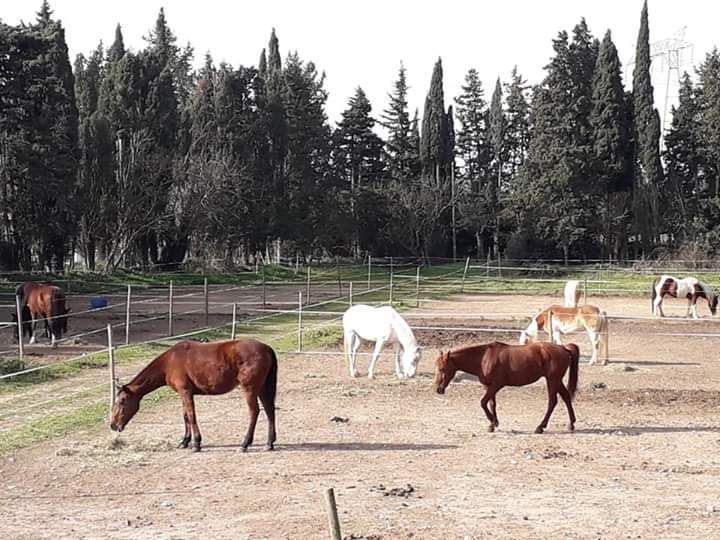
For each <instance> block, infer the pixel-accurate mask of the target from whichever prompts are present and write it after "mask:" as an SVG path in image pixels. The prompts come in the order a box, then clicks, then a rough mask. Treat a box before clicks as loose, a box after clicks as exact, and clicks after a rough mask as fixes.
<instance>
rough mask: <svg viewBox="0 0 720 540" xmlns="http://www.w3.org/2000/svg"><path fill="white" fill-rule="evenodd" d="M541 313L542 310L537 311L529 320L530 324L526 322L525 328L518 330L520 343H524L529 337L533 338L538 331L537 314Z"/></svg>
mask: <svg viewBox="0 0 720 540" xmlns="http://www.w3.org/2000/svg"><path fill="white" fill-rule="evenodd" d="M540 313H542V310H540V311H538V312H537V313H536V314H535V315H534V316H533V318H532V320H531V321H530V324H528V326H527V328H526V329H525V330H523V331H522V332H520V339H519V342H520V345H525V344H526V343H527V342H528V341H530V339H531V338H534V337H535V336H537V333H538V321H537V318H538V315H540Z"/></svg>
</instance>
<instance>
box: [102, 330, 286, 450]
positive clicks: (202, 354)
mask: <svg viewBox="0 0 720 540" xmlns="http://www.w3.org/2000/svg"><path fill="white" fill-rule="evenodd" d="M166 385H167V386H170V387H171V388H172V389H173V390H175V392H177V393H178V394H179V395H180V399H182V403H183V420H184V422H185V435H184V436H183V438H182V440H181V441H180V445H179V447H182V448H187V447H188V445H189V444H190V437H191V436H192V438H193V446H194V450H195V451H196V452H199V451H200V446H201V442H202V436H201V435H200V428H199V427H198V424H197V419H196V415H195V401H194V398H193V396H195V395H213V396H214V395H219V394H225V393H227V392H229V391H230V390H232V389H233V388H235V387H236V386H241V387H242V389H243V391H244V393H245V399H246V400H247V405H248V408H249V409H250V425H249V426H248V430H247V433H246V434H245V439H244V440H243V443H242V449H243V452H244V451H246V450H247V448H248V446H250V445H251V444H252V442H253V437H254V435H255V425H256V424H257V419H258V414H259V412H260V407H259V406H258V398H260V401H261V402H262V404H263V408H264V409H265V414H266V415H267V419H268V438H267V446H266V448H267V449H268V450H272V449H273V448H274V444H275V393H276V390H277V356H276V355H275V351H274V350H273V349H272V348H271V347H270V346H269V345H265V344H264V343H261V342H259V341H255V340H252V339H247V340H246V339H241V340H237V341H218V342H214V343H198V342H196V341H182V342H180V343H178V344H177V345H174V346H172V347H170V348H169V349H168V350H167V351H165V352H164V353H162V354H161V355H160V356H158V357H157V358H155V359H154V360H153V361H152V362H150V363H149V364H148V365H147V366H146V367H145V368H143V370H142V371H140V373H138V374H137V375H136V376H135V378H133V380H131V381H130V382H129V383H128V384H126V385H123V386H122V387H121V388H120V391H119V393H118V395H117V399H116V401H115V406H114V407H113V410H112V417H111V419H110V429H112V430H113V431H117V432H120V431H122V430H123V429H124V428H125V426H126V425H127V423H128V422H129V421H130V419H131V418H132V417H133V416H135V413H137V411H138V409H139V408H140V400H141V399H142V398H143V396H145V395H146V394H149V393H150V392H152V391H154V390H156V389H158V388H160V387H161V386H166Z"/></svg>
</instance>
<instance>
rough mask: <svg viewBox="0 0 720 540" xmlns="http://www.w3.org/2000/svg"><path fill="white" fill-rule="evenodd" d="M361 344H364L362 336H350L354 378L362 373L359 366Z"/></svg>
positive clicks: (351, 363) (351, 371)
mask: <svg viewBox="0 0 720 540" xmlns="http://www.w3.org/2000/svg"><path fill="white" fill-rule="evenodd" d="M360 345H362V340H361V339H360V336H358V335H357V334H353V335H352V337H351V338H350V376H351V377H353V378H354V377H357V376H358V375H360V372H359V371H358V368H357V353H358V350H359V349H360Z"/></svg>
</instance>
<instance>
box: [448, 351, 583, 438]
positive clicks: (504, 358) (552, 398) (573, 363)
mask: <svg viewBox="0 0 720 540" xmlns="http://www.w3.org/2000/svg"><path fill="white" fill-rule="evenodd" d="M579 358H580V349H579V348H578V346H577V345H575V344H574V343H569V344H568V345H565V346H563V345H555V344H552V343H532V344H530V345H507V344H506V343H500V342H497V341H495V342H493V343H488V344H486V345H472V346H470V347H463V348H461V349H456V350H454V351H449V352H441V353H440V356H438V358H437V360H436V361H435V366H436V373H435V390H436V392H437V393H438V394H444V393H445V388H447V386H448V385H449V384H450V382H451V381H452V380H453V377H454V376H455V373H456V372H457V371H458V370H459V371H464V372H465V373H470V374H472V375H476V376H477V377H478V379H479V380H480V382H481V383H482V384H483V385H484V386H485V395H484V396H483V397H482V400H481V401H480V405H482V408H483V411H485V415H486V416H487V418H488V420H490V427H489V431H491V432H492V431H495V428H496V427H498V426H499V425H500V422H499V421H498V417H497V412H496V410H495V394H497V393H498V392H499V391H500V389H501V388H503V387H504V386H525V385H527V384H532V383H534V382H535V381H537V380H538V379H539V378H540V377H545V379H546V381H547V389H548V406H547V412H546V413H545V418H543V421H542V422H540V425H539V426H538V427H537V428H536V429H535V433H542V432H543V431H544V430H545V428H546V427H547V425H548V421H549V420H550V415H552V412H553V409H555V405H557V395H558V393H559V394H560V396H561V397H562V398H563V401H565V405H566V406H567V410H568V415H569V417H570V424H569V425H568V429H569V430H570V431H574V429H575V411H574V410H573V406H572V398H573V396H574V395H575V390H577V383H578V361H579ZM568 368H570V377H569V379H568V385H567V387H565V385H564V384H563V377H564V376H565V372H566V371H567V370H568ZM488 404H489V405H490V408H488Z"/></svg>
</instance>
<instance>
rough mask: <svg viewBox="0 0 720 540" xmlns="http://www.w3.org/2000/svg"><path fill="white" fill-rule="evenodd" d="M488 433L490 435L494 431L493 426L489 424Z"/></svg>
mask: <svg viewBox="0 0 720 540" xmlns="http://www.w3.org/2000/svg"><path fill="white" fill-rule="evenodd" d="M488 431H489V432H490V433H492V432H493V431H495V426H493V425H492V424H490V425H489V426H488Z"/></svg>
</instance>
